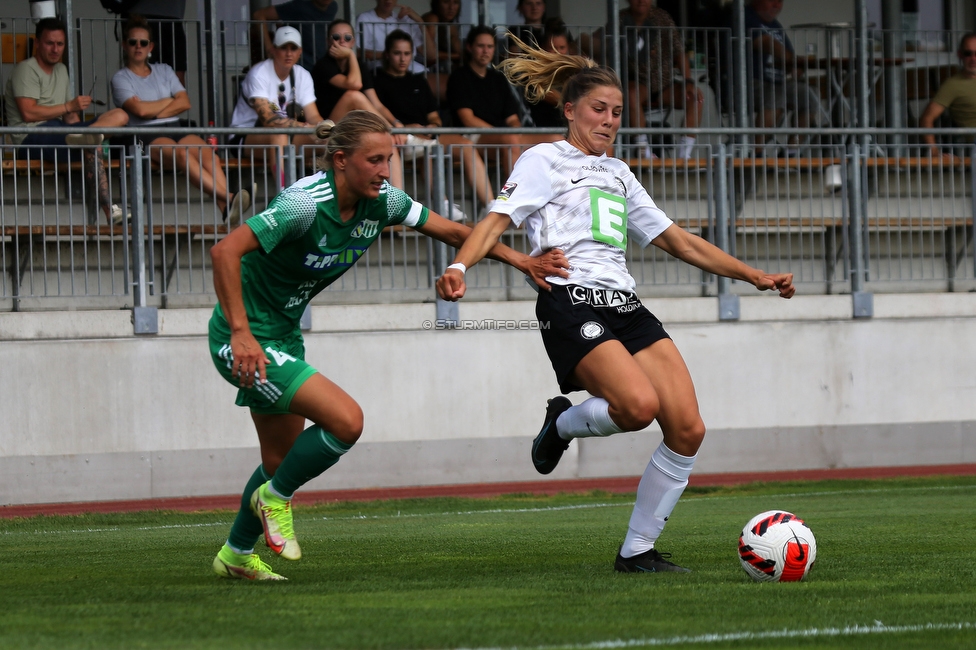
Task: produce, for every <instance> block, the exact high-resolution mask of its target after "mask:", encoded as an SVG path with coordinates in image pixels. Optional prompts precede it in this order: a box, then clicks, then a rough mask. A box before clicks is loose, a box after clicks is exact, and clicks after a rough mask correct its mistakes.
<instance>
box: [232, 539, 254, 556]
mask: <svg viewBox="0 0 976 650" xmlns="http://www.w3.org/2000/svg"><path fill="white" fill-rule="evenodd" d="M226 544H227V548H229V549H230V550H232V551H234V552H235V553H237V554H238V555H250V554H251V553H253V552H254V549H253V548H249V549H248V550H246V551H244V550H241V549H239V548H237V547H236V546H232V545H231V543H230V540H227V542H226Z"/></svg>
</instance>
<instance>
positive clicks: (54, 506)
mask: <svg viewBox="0 0 976 650" xmlns="http://www.w3.org/2000/svg"><path fill="white" fill-rule="evenodd" d="M935 475H949V476H972V475H976V464H968V465H916V466H911V467H855V468H846V469H808V470H796V471H786V472H747V473H734V474H733V473H730V474H693V475H692V476H691V480H690V481H689V483H690V484H691V485H695V486H709V485H739V484H742V483H754V482H757V481H764V482H768V483H772V482H777V481H821V480H828V479H871V478H894V477H912V476H935ZM639 480H640V477H639V476H625V477H614V478H584V479H570V480H552V481H524V482H513V483H472V484H464V485H430V486H422V487H397V488H365V489H358V490H329V491H320V492H314V491H310V492H299V493H298V495H297V496H296V497H295V502H296V503H304V504H311V503H328V502H336V501H376V500H383V499H415V498H424V497H469V498H478V497H494V496H499V495H502V494H559V493H560V492H564V493H566V492H590V491H592V490H603V491H605V492H616V493H620V492H623V493H626V492H636V491H637V482H638V481H639ZM240 502H241V497H240V495H221V496H208V497H179V498H175V497H174V498H162V499H136V500H129V501H93V502H79V503H38V504H26V505H15V506H0V518H10V517H33V516H35V515H77V514H82V513H87V512H137V511H140V510H180V511H184V512H193V511H197V510H237V509H238V508H239V507H240Z"/></svg>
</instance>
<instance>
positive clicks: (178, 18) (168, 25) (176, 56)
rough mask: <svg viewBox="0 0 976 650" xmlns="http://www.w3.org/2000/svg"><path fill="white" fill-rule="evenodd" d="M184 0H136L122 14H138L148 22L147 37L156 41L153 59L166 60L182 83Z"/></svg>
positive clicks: (184, 36) (183, 66)
mask: <svg viewBox="0 0 976 650" xmlns="http://www.w3.org/2000/svg"><path fill="white" fill-rule="evenodd" d="M185 15H186V0H137V2H136V3H135V4H134V5H132V7H131V8H130V9H129V11H128V12H127V13H126V18H127V19H128V18H129V17H131V16H142V17H143V18H145V19H146V21H147V22H148V23H149V33H150V39H152V42H153V43H155V44H156V48H155V52H154V53H153V58H152V62H153V63H166V64H167V65H169V66H170V67H172V68H173V70H175V71H176V76H177V77H179V80H180V83H181V84H183V85H186V30H185V29H183V22H182V20H183V16H185Z"/></svg>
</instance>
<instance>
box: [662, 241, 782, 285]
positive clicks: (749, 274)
mask: <svg viewBox="0 0 976 650" xmlns="http://www.w3.org/2000/svg"><path fill="white" fill-rule="evenodd" d="M652 243H653V244H654V245H655V246H657V247H658V248H660V249H661V250H663V251H664V252H666V253H668V254H669V255H673V256H674V257H677V258H678V259H679V260H682V261H684V262H687V263H688V264H691V265H692V266H696V267H698V268H700V269H701V270H703V271H707V272H709V273H714V274H715V275H722V276H725V277H727V278H733V279H736V280H743V281H745V282H748V283H749V284H752V285H753V286H755V287H756V288H757V289H759V290H760V291H766V290H770V289H773V290H776V291H779V295H780V297H782V298H792V297H793V294H794V293H796V287H795V286H793V274H792V273H776V274H770V273H766V272H765V271H761V270H759V269H754V268H752V267H751V266H749V265H748V264H746V263H745V262H742V261H740V260H738V259H736V258H734V257H732V256H731V255H729V254H728V253H726V252H724V251H723V250H722V249H720V248H718V247H717V246H714V245H712V244H710V243H708V242H707V241H705V240H704V239H702V238H701V237H699V236H697V235H693V234H691V233H690V232H688V231H687V230H683V229H681V228H680V227H679V226H676V225H671V226H670V227H668V229H667V230H665V231H664V232H663V233H661V234H660V235H658V237H657V238H656V239H655V240H654V241H653V242H652Z"/></svg>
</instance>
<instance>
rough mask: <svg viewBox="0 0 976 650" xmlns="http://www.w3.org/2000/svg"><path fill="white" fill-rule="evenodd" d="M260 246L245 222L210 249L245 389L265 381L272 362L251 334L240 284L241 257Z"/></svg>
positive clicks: (239, 373) (221, 304) (234, 367)
mask: <svg viewBox="0 0 976 650" xmlns="http://www.w3.org/2000/svg"><path fill="white" fill-rule="evenodd" d="M258 246H260V243H259V242H258V238H257V237H256V236H255V235H254V231H253V230H251V229H250V228H249V227H248V226H247V224H245V225H243V226H241V227H240V228H237V229H236V230H233V231H232V232H231V233H230V234H229V235H227V237H225V238H224V239H222V240H221V241H220V242H218V243H217V244H216V245H215V246H214V247H213V248H211V249H210V259H211V260H212V262H213V277H214V291H216V293H217V299H218V300H219V301H220V309H221V311H223V313H224V318H225V319H226V320H227V324H228V325H229V326H230V349H231V354H232V355H233V359H234V361H233V363H234V366H233V370H234V373H235V374H236V375H237V377H238V378H239V379H240V385H241V386H244V387H246V388H250V387H251V386H253V385H254V381H255V380H256V379H260V381H261V382H262V383H263V382H264V381H265V379H266V378H267V376H266V374H265V365H266V364H268V363H271V362H270V360H269V359H268V358H267V356H265V354H264V350H262V349H261V345H260V344H259V343H258V341H257V339H255V338H254V335H253V334H252V333H251V326H250V325H249V324H248V321H247V310H246V309H245V308H244V294H243V290H242V287H241V258H242V257H244V255H245V254H247V253H249V252H251V251H253V250H256V249H257V248H258Z"/></svg>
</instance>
